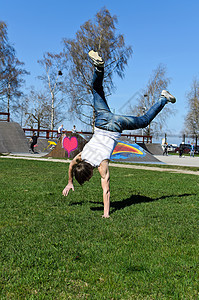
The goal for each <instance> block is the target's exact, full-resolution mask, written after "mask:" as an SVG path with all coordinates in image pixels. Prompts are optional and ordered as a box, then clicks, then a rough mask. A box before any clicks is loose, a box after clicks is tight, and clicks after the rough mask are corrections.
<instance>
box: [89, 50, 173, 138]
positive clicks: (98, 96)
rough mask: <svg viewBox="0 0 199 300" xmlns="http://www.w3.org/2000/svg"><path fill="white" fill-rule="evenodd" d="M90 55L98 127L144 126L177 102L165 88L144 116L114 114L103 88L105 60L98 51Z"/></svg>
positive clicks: (118, 128) (129, 128)
mask: <svg viewBox="0 0 199 300" xmlns="http://www.w3.org/2000/svg"><path fill="white" fill-rule="evenodd" d="M89 57H90V58H91V59H92V61H93V64H94V66H95V71H94V75H93V82H92V86H93V98H94V108H95V126H96V127H98V128H101V129H104V130H108V131H114V132H122V131H123V130H134V129H139V128H144V127H146V126H148V125H149V124H150V122H151V121H152V120H153V119H154V118H155V117H156V116H157V114H158V113H159V112H160V111H161V110H162V109H163V107H164V106H165V104H166V103H167V102H172V103H175V102H176V99H175V97H174V96H172V95H171V94H170V93H169V92H167V91H165V90H163V91H162V94H161V97H160V99H159V100H158V101H157V102H156V103H155V104H154V105H153V106H152V107H151V108H150V109H149V110H148V111H147V113H146V114H145V115H143V116H139V117H135V116H121V115H116V114H113V113H112V112H111V111H110V108H109V106H108V104H107V101H106V99H105V95H104V90H103V78H104V62H103V60H102V58H101V57H100V56H99V55H98V53H97V52H95V51H93V50H92V51H90V52H89Z"/></svg>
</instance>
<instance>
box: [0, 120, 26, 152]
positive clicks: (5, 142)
mask: <svg viewBox="0 0 199 300" xmlns="http://www.w3.org/2000/svg"><path fill="white" fill-rule="evenodd" d="M28 151H29V145H28V141H27V138H26V136H25V134H24V131H23V129H22V128H21V126H20V125H19V124H18V123H16V122H0V153H10V152H11V153H27V152H28Z"/></svg>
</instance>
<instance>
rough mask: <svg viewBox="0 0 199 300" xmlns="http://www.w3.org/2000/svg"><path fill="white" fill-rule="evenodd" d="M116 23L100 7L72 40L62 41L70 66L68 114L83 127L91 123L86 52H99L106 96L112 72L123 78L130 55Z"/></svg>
mask: <svg viewBox="0 0 199 300" xmlns="http://www.w3.org/2000/svg"><path fill="white" fill-rule="evenodd" d="M117 23H118V19H117V17H116V16H115V15H113V16H112V15H111V14H110V12H109V11H108V9H106V8H103V9H101V10H100V11H99V12H97V14H96V15H95V18H94V19H93V20H88V21H86V22H85V23H84V24H83V25H81V26H80V29H79V30H78V31H77V32H76V35H75V38H73V39H68V38H64V40H63V42H64V52H65V53H66V55H67V57H68V66H69V69H68V76H67V86H66V92H67V94H68V96H69V99H70V113H71V114H72V113H73V114H74V115H75V116H76V117H77V118H78V119H79V120H81V121H82V122H83V123H84V124H89V125H91V126H93V124H94V106H93V97H92V87H91V80H92V75H93V66H92V63H91V61H90V60H89V58H88V52H89V51H90V50H92V49H93V50H95V51H98V52H99V54H100V55H101V56H102V57H103V59H104V60H105V76H104V90H105V94H106V96H108V95H110V94H111V93H112V91H113V90H114V88H115V86H114V82H113V75H114V73H115V74H117V75H118V76H119V77H121V78H123V77H124V71H125V67H126V66H127V62H128V59H129V58H130V56H131V55H132V48H131V46H126V44H125V39H124V35H123V34H120V33H118V29H117V27H116V25H117Z"/></svg>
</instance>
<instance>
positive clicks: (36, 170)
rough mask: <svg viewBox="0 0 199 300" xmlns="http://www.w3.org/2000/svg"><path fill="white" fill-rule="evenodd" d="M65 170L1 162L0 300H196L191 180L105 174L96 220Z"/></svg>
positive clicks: (197, 223) (95, 189)
mask: <svg viewBox="0 0 199 300" xmlns="http://www.w3.org/2000/svg"><path fill="white" fill-rule="evenodd" d="M67 169H68V164H64V163H55V162H47V161H46V162H40V161H28V160H15V159H3V158H0V211H1V218H0V229H1V238H0V248H1V263H0V289H1V291H0V299H199V271H198V268H199V210H198V209H199V180H198V176H196V175H184V174H173V173H168V172H155V171H144V170H131V169H121V168H116V167H111V168H110V173H111V217H110V218H109V219H102V218H101V215H102V214H103V204H102V190H101V187H100V176H99V174H98V172H97V171H96V172H95V176H94V177H93V178H92V179H91V180H90V182H88V183H86V184H85V186H83V187H80V186H78V184H77V183H75V192H71V193H70V195H69V196H68V197H67V198H65V197H63V196H62V194H61V192H62V189H63V188H64V187H65V185H66V182H67V175H66V174H67Z"/></svg>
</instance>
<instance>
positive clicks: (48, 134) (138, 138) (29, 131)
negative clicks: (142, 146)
mask: <svg viewBox="0 0 199 300" xmlns="http://www.w3.org/2000/svg"><path fill="white" fill-rule="evenodd" d="M23 130H24V132H25V135H26V136H27V137H31V136H32V135H33V132H37V136H38V137H40V138H43V139H49V138H57V137H58V136H59V134H58V131H57V130H49V129H33V128H23ZM67 132H68V133H71V131H66V133H67ZM77 133H78V134H83V135H84V134H85V135H92V132H86V131H78V132H77ZM122 136H123V137H126V138H128V139H130V140H132V142H134V143H138V142H140V143H152V136H151V135H134V134H122Z"/></svg>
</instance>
